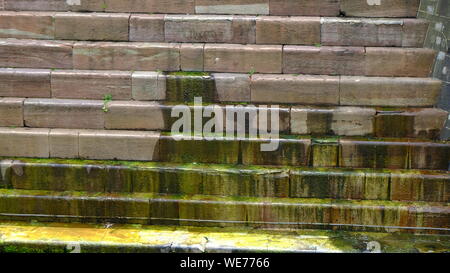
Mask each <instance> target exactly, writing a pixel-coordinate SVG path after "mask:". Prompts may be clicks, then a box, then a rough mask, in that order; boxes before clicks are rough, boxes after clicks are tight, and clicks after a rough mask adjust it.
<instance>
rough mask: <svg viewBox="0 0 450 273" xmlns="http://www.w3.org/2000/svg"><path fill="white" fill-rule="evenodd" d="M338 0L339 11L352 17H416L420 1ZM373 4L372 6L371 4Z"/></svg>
mask: <svg viewBox="0 0 450 273" xmlns="http://www.w3.org/2000/svg"><path fill="white" fill-rule="evenodd" d="M379 2H380V4H379V5H377V4H376V3H377V1H368V0H340V3H341V11H342V12H343V13H345V15H346V16H352V17H416V15H417V10H418V8H419V3H420V0H383V1H379ZM371 3H374V4H371Z"/></svg>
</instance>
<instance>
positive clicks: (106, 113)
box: [0, 98, 448, 139]
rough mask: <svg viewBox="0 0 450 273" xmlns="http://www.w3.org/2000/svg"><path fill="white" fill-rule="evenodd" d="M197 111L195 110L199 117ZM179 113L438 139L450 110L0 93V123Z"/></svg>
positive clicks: (168, 117)
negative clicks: (7, 95)
mask: <svg viewBox="0 0 450 273" xmlns="http://www.w3.org/2000/svg"><path fill="white" fill-rule="evenodd" d="M180 111H181V112H180ZM195 113H199V118H198V119H197V118H196V116H195ZM212 113H214V116H213V115H212ZM272 113H273V115H274V116H273V117H272ZM246 115H248V116H246ZM275 115H278V118H277V117H276V116H275ZM181 117H186V118H188V119H189V120H190V124H191V126H190V130H191V131H193V132H199V131H200V132H201V130H199V129H203V128H205V126H206V125H207V124H208V122H210V120H214V121H215V122H216V125H217V126H220V124H222V126H221V128H222V130H223V131H229V130H232V131H235V128H237V127H238V126H244V127H245V131H250V130H258V125H259V122H262V120H264V119H267V120H268V121H267V123H268V124H271V123H272V122H276V121H277V120H278V131H279V132H281V133H283V134H292V135H314V136H326V135H338V136H376V137H409V138H429V139H438V138H439V136H440V132H441V130H442V128H443V127H444V124H445V121H446V120H447V117H448V113H447V112H446V111H444V110H440V109H436V108H389V109H385V108H363V107H306V106H292V107H290V106H267V105H262V106H261V105H217V104H215V105H203V104H196V103H194V104H193V105H192V104H190V105H189V104H188V105H174V104H162V103H158V102H150V101H101V100H78V99H46V98H43V99H37V98H31V99H26V98H0V127H8V126H16V127H24V126H26V127H33V128H63V129H108V130H159V131H171V130H172V128H174V126H175V125H176V124H177V122H179V120H180V118H181ZM197 120H198V124H196V121H197ZM272 120H273V121H272ZM241 123H242V124H241Z"/></svg>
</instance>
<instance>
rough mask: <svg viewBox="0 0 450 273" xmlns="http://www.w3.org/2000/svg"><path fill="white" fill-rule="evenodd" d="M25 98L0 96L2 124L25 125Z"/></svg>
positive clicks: (4, 125)
mask: <svg viewBox="0 0 450 273" xmlns="http://www.w3.org/2000/svg"><path fill="white" fill-rule="evenodd" d="M23 101H24V99H23V98H0V126H1V127H7V126H18V127H22V126H23Z"/></svg>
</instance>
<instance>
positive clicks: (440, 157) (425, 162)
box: [411, 142, 450, 171]
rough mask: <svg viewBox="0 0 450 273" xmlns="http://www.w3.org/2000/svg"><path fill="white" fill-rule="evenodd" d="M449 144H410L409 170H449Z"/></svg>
mask: <svg viewBox="0 0 450 273" xmlns="http://www.w3.org/2000/svg"><path fill="white" fill-rule="evenodd" d="M449 164H450V144H448V143H433V142H428V143H426V142H424V143H421V142H417V143H411V168H412V169H431V170H444V171H448V170H449Z"/></svg>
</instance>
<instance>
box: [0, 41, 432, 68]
mask: <svg viewBox="0 0 450 273" xmlns="http://www.w3.org/2000/svg"><path fill="white" fill-rule="evenodd" d="M435 55H436V52H435V51H434V50H432V49H425V48H394V47H338V46H321V47H316V46H292V45H291V46H284V47H283V46H281V45H240V44H180V43H143V42H70V41H42V40H20V39H0V67H11V68H50V69H57V68H62V69H80V70H83V69H87V70H127V71H136V70H146V71H152V70H153V71H154V70H162V71H179V70H182V71H210V72H237V73H249V74H254V73H287V74H293V73H300V74H321V75H323V74H325V75H353V76H361V75H365V76H387V77H393V76H399V77H428V76H429V74H430V71H431V67H432V65H433V62H434V57H435Z"/></svg>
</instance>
